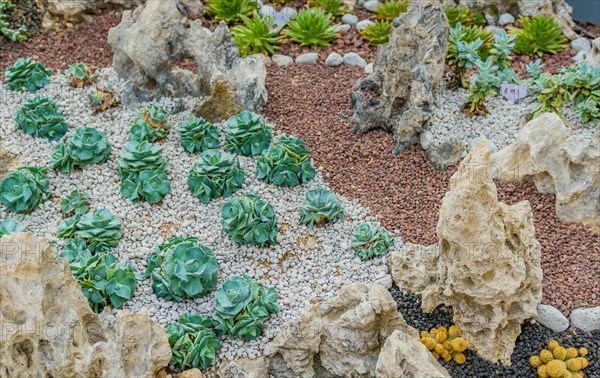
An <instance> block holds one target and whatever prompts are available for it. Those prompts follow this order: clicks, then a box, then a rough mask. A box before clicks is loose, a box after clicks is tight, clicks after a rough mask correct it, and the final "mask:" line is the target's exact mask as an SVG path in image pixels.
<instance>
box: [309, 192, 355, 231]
mask: <svg viewBox="0 0 600 378" xmlns="http://www.w3.org/2000/svg"><path fill="white" fill-rule="evenodd" d="M300 217H301V219H302V223H304V224H305V225H306V226H308V228H313V227H314V226H315V225H317V226H319V225H323V224H325V223H327V222H335V221H336V220H338V219H343V218H344V206H342V204H341V203H340V201H339V200H338V198H337V196H336V195H335V193H333V192H331V191H329V190H327V189H313V190H309V191H308V192H306V198H305V199H304V202H302V206H301V207H300Z"/></svg>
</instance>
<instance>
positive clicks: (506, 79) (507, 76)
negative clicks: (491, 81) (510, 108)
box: [496, 67, 521, 89]
mask: <svg viewBox="0 0 600 378" xmlns="http://www.w3.org/2000/svg"><path fill="white" fill-rule="evenodd" d="M497 75H498V78H499V79H500V80H498V81H497V82H496V83H497V84H498V87H497V88H498V89H499V88H500V84H502V83H509V84H519V83H521V79H519V77H518V76H517V74H516V73H515V70H513V69H512V68H511V67H506V68H503V69H501V70H500V69H499V70H498V72H497Z"/></svg>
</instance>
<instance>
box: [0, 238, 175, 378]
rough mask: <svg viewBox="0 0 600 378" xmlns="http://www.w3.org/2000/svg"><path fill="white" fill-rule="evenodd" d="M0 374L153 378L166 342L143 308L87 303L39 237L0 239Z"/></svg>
mask: <svg viewBox="0 0 600 378" xmlns="http://www.w3.org/2000/svg"><path fill="white" fill-rule="evenodd" d="M0 261H2V263H1V264H0V324H1V325H2V337H1V338H0V366H2V369H0V376H2V377H38V376H40V375H43V376H48V377H153V376H154V375H155V374H156V373H157V372H158V371H159V370H161V369H162V368H163V367H166V366H167V364H168V363H169V360H170V359H171V349H170V347H169V342H168V340H167V335H166V334H165V331H164V330H163V329H162V328H161V327H160V326H158V325H157V324H155V323H153V322H152V320H151V319H150V318H149V317H148V315H146V314H131V313H126V312H124V311H117V313H116V315H113V314H112V313H111V312H110V310H105V311H104V312H102V313H101V314H99V315H97V314H95V313H94V312H92V310H91V309H90V307H89V305H88V302H87V299H86V298H85V296H84V295H83V293H82V291H81V287H80V286H79V284H78V283H77V281H76V280H75V278H74V277H73V275H72V274H71V270H70V268H69V265H68V264H67V262H66V261H64V260H63V259H61V258H60V257H57V256H55V255H54V253H53V252H52V250H51V248H50V246H49V244H48V242H47V241H46V239H44V238H40V237H36V236H34V235H33V234H31V233H13V234H10V235H7V236H4V237H2V238H1V239H0Z"/></svg>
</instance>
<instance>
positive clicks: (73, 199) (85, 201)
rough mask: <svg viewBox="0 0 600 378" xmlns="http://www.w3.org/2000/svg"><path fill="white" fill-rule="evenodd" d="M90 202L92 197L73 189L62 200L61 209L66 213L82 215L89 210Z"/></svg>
mask: <svg viewBox="0 0 600 378" xmlns="http://www.w3.org/2000/svg"><path fill="white" fill-rule="evenodd" d="M89 203H90V197H88V196H87V195H85V194H83V193H81V192H80V191H79V190H73V191H72V192H71V193H70V194H68V195H67V196H65V198H63V199H62V200H61V201H60V209H61V210H62V212H63V214H65V215H76V214H77V215H82V214H85V213H87V212H88V210H89V207H88V205H89Z"/></svg>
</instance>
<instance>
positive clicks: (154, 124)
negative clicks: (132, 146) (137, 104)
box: [129, 105, 171, 142]
mask: <svg viewBox="0 0 600 378" xmlns="http://www.w3.org/2000/svg"><path fill="white" fill-rule="evenodd" d="M167 118H169V113H167V112H165V111H164V110H163V109H161V108H159V107H157V106H154V105H151V106H150V107H149V108H148V109H144V110H143V111H142V112H140V114H138V116H137V118H136V119H135V122H134V123H133V126H131V131H130V132H129V141H130V142H142V141H148V142H155V141H157V140H159V139H162V138H164V137H165V136H167V133H168V132H169V129H170V128H171V125H169V124H168V123H167Z"/></svg>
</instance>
